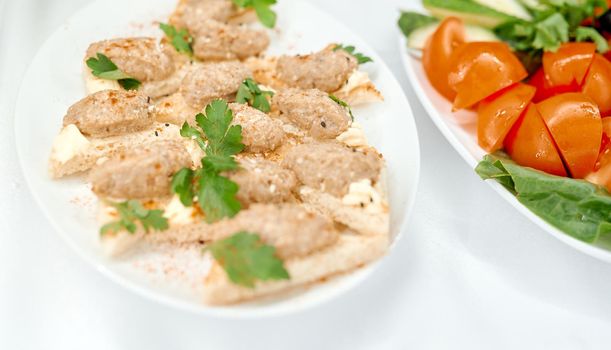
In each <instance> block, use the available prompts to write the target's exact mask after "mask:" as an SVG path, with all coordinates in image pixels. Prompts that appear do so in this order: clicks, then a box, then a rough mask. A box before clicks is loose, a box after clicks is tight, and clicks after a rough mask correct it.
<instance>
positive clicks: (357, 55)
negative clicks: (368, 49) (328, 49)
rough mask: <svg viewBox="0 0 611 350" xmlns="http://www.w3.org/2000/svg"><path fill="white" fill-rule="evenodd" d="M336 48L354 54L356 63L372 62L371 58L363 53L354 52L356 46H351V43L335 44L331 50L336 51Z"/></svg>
mask: <svg viewBox="0 0 611 350" xmlns="http://www.w3.org/2000/svg"><path fill="white" fill-rule="evenodd" d="M337 50H343V51H346V52H347V53H349V54H350V55H351V56H354V58H356V61H357V62H358V64H364V63H367V62H373V60H372V59H371V58H370V57H367V56H365V55H363V54H362V53H359V52H356V48H355V47H354V46H352V45H348V46H344V45H343V44H337V45H335V47H334V48H333V51H337Z"/></svg>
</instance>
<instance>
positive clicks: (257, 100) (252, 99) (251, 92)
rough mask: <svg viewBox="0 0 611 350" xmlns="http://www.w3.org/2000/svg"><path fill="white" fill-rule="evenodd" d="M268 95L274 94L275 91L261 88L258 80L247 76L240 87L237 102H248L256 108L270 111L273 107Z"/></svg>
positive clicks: (266, 111) (265, 111)
mask: <svg viewBox="0 0 611 350" xmlns="http://www.w3.org/2000/svg"><path fill="white" fill-rule="evenodd" d="M267 96H274V93H273V92H272V91H265V90H261V88H260V87H259V85H258V84H257V82H255V81H254V80H252V79H251V78H246V80H244V81H243V82H242V84H240V87H239V88H238V93H237V95H236V102H237V103H248V104H250V105H251V106H253V107H254V108H256V109H258V110H260V111H262V112H264V113H268V112H269V111H270V109H271V108H270V106H269V101H268V100H267Z"/></svg>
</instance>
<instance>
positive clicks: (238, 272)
mask: <svg viewBox="0 0 611 350" xmlns="http://www.w3.org/2000/svg"><path fill="white" fill-rule="evenodd" d="M205 250H208V251H210V253H211V254H212V256H213V257H214V259H215V260H216V261H217V262H218V263H219V264H220V265H221V267H222V268H223V269H224V270H225V272H226V273H227V276H228V277H229V280H231V282H233V283H235V284H237V285H241V286H244V287H248V288H254V287H255V282H256V281H257V280H260V281H268V280H286V279H290V276H289V273H288V271H287V270H286V269H285V268H284V263H283V262H282V260H280V259H279V258H278V257H277V256H276V254H275V253H276V248H274V247H273V246H269V245H266V244H264V243H263V242H262V241H261V238H260V237H259V235H256V234H252V233H248V232H244V231H242V232H238V233H236V234H234V235H232V236H230V237H228V238H225V239H223V240H220V241H216V242H214V243H212V244H211V245H210V246H208V247H207V248H205Z"/></svg>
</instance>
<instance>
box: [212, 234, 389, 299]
mask: <svg viewBox="0 0 611 350" xmlns="http://www.w3.org/2000/svg"><path fill="white" fill-rule="evenodd" d="M388 244H389V239H388V235H374V236H362V235H357V234H350V233H344V234H342V235H340V238H339V241H338V242H337V243H336V244H334V245H332V246H330V247H328V248H326V249H323V250H320V251H317V252H315V253H313V254H310V255H308V256H306V257H303V258H299V259H289V260H286V261H285V262H284V266H285V268H286V270H287V271H288V272H289V275H290V276H291V278H290V280H281V281H267V282H258V283H257V284H256V287H255V288H252V289H251V288H246V287H242V286H239V285H237V284H234V283H233V282H231V281H230V280H229V278H228V277H227V274H226V273H225V271H224V270H223V268H222V267H221V266H220V265H219V264H218V262H214V263H213V266H212V268H211V270H210V272H209V273H208V276H207V277H206V279H205V281H204V295H203V299H204V302H205V303H206V304H209V305H227V304H235V303H238V302H243V301H247V300H252V299H257V298H261V297H264V296H269V295H276V294H280V293H284V292H287V291H290V290H293V289H295V288H297V287H304V286H307V285H311V284H314V283H317V282H324V281H325V280H326V279H327V278H329V277H332V276H335V275H339V274H342V273H347V272H350V271H353V270H355V269H357V268H359V267H362V266H364V265H365V264H368V263H370V262H372V261H375V260H377V259H378V258H380V257H381V256H383V255H384V254H385V252H386V250H387V247H388Z"/></svg>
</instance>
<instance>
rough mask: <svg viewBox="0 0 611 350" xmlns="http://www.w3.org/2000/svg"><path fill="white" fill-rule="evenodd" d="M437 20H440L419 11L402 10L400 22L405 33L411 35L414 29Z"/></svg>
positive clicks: (406, 35) (407, 35)
mask: <svg viewBox="0 0 611 350" xmlns="http://www.w3.org/2000/svg"><path fill="white" fill-rule="evenodd" d="M437 22H438V20H437V18H435V17H431V16H427V15H423V14H421V13H418V12H411V11H402V12H401V16H400V17H399V22H398V24H399V28H400V29H401V32H403V35H405V37H409V36H410V34H412V32H413V31H414V30H416V29H420V28H422V27H426V26H428V25H430V24H433V23H437Z"/></svg>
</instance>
